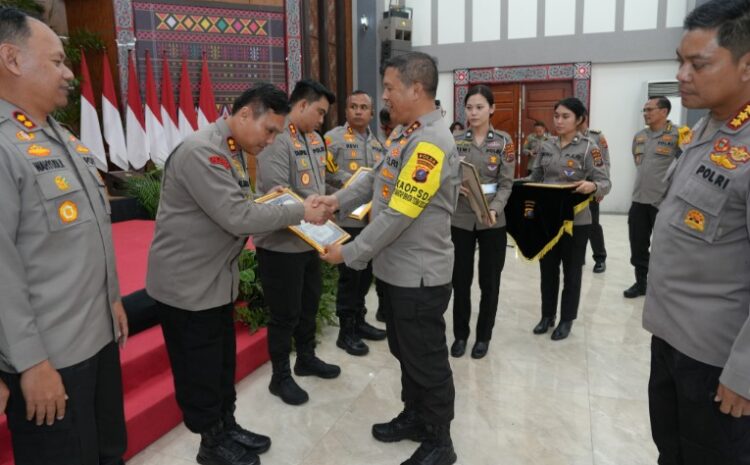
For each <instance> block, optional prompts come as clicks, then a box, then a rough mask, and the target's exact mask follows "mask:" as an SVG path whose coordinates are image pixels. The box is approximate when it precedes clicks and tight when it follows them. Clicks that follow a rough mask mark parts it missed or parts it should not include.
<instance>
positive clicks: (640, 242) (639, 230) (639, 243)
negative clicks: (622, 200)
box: [628, 202, 659, 286]
mask: <svg viewBox="0 0 750 465" xmlns="http://www.w3.org/2000/svg"><path fill="white" fill-rule="evenodd" d="M658 212H659V209H658V208H656V207H654V206H653V205H649V204H647V203H638V202H633V203H632V204H631V205H630V210H628V235H629V236H630V264H631V265H633V266H634V267H635V280H636V282H637V283H638V284H639V285H642V286H645V285H646V278H647V276H648V261H649V258H650V257H651V254H650V253H649V248H650V247H651V233H652V232H653V230H654V223H655V222H656V214H657V213H658Z"/></svg>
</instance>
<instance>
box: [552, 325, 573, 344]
mask: <svg viewBox="0 0 750 465" xmlns="http://www.w3.org/2000/svg"><path fill="white" fill-rule="evenodd" d="M571 328H573V320H560V324H559V325H557V328H555V330H554V331H552V340H553V341H560V340H562V339H565V338H566V337H568V335H569V334H570V330H571Z"/></svg>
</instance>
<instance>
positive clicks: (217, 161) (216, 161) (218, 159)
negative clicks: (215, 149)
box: [208, 155, 232, 171]
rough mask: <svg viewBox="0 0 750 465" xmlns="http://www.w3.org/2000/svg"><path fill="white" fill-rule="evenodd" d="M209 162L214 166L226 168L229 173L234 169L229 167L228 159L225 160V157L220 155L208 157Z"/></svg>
mask: <svg viewBox="0 0 750 465" xmlns="http://www.w3.org/2000/svg"><path fill="white" fill-rule="evenodd" d="M208 161H209V162H210V163H211V164H212V165H219V166H222V167H224V168H226V169H227V170H228V171H231V170H232V167H231V166H229V162H228V161H227V159H226V158H224V157H222V156H219V155H212V156H210V157H208Z"/></svg>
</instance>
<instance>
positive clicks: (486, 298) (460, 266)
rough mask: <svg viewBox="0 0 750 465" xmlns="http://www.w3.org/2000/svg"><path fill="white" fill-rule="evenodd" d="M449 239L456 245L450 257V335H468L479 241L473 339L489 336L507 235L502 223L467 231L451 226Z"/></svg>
mask: <svg viewBox="0 0 750 465" xmlns="http://www.w3.org/2000/svg"><path fill="white" fill-rule="evenodd" d="M451 239H452V240H453V247H454V248H455V259H454V261H453V336H454V337H455V338H456V339H464V340H465V339H468V337H469V333H470V329H469V321H470V319H471V283H472V281H473V280H474V253H475V249H476V244H477V243H479V289H480V290H481V291H482V295H481V298H480V299H479V318H478V319H477V334H476V340H477V341H483V342H487V341H489V340H490V339H492V328H493V327H494V326H495V315H497V304H498V296H499V294H500V274H501V273H502V271H503V266H505V248H506V246H507V244H508V237H507V235H506V232H505V227H502V228H496V229H482V230H477V229H474V230H473V231H467V230H465V229H460V228H456V227H451Z"/></svg>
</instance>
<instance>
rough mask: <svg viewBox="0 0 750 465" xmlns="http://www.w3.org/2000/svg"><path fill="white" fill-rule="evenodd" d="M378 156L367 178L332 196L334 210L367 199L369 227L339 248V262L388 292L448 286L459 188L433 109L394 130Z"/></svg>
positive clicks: (447, 136) (450, 143) (448, 137)
mask: <svg viewBox="0 0 750 465" xmlns="http://www.w3.org/2000/svg"><path fill="white" fill-rule="evenodd" d="M384 145H385V149H386V150H387V151H388V153H387V155H386V157H385V158H384V159H383V161H381V163H380V164H378V165H377V166H376V169H375V170H374V171H373V173H371V174H370V175H368V176H366V177H365V178H363V179H362V180H360V181H358V182H356V183H355V184H353V185H352V186H349V187H348V188H346V189H342V190H340V191H338V192H337V193H336V194H334V195H336V197H337V198H338V199H339V204H340V207H341V210H342V212H345V213H346V212H350V211H352V210H354V209H355V208H357V207H358V206H360V205H362V204H363V203H365V202H367V201H369V200H372V201H373V206H372V221H371V222H370V224H369V225H367V227H365V229H364V230H363V231H362V233H360V235H359V236H358V237H357V238H356V239H355V240H354V241H352V242H349V243H347V244H345V245H344V246H343V247H342V253H343V255H344V261H345V262H346V264H347V266H349V267H350V268H353V269H356V270H361V269H364V268H365V267H366V266H367V262H368V261H370V260H372V263H373V272H374V273H375V276H376V277H377V278H378V279H381V280H383V281H385V282H387V283H389V284H392V285H394V286H402V287H419V286H420V285H424V286H439V285H443V284H447V283H449V282H451V277H452V274H453V242H451V231H450V221H451V215H453V212H454V210H455V208H456V201H457V199H458V187H459V185H460V182H461V180H460V177H459V161H458V154H457V151H456V144H455V142H454V140H453V135H452V134H451V132H450V130H449V129H448V125H447V124H446V122H445V121H444V120H443V117H442V115H441V113H440V110H435V111H432V112H430V113H427V114H425V115H422V116H421V117H420V118H419V119H418V120H417V121H416V122H415V123H414V124H412V125H411V126H409V127H401V126H399V127H397V128H396V129H394V131H393V133H391V136H390V137H389V138H388V140H386V142H385V144H384Z"/></svg>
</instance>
